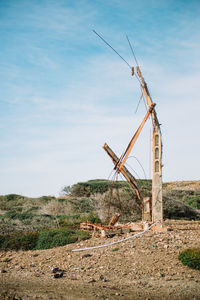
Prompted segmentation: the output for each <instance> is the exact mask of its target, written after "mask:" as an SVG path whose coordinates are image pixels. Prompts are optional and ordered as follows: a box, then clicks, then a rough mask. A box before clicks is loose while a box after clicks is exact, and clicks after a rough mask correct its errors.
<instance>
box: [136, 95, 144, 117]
mask: <svg viewBox="0 0 200 300" xmlns="http://www.w3.org/2000/svg"><path fill="white" fill-rule="evenodd" d="M142 97H143V92H142V95H141V96H140V99H139V101H138V105H137V107H136V110H135V114H136V112H137V111H138V107H139V105H140V102H141V100H142Z"/></svg>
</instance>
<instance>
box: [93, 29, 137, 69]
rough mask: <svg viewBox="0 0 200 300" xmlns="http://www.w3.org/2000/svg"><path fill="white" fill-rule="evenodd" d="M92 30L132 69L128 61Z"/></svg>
mask: <svg viewBox="0 0 200 300" xmlns="http://www.w3.org/2000/svg"><path fill="white" fill-rule="evenodd" d="M93 32H94V33H95V34H96V35H98V37H99V38H100V39H101V40H102V41H103V42H104V43H105V44H106V45H108V46H109V47H110V48H111V49H112V50H113V51H114V52H115V53H116V54H117V55H118V56H119V57H120V58H121V59H122V60H123V61H124V62H125V63H126V64H127V65H128V67H129V68H130V69H131V70H132V67H131V66H130V65H129V63H128V62H127V61H126V60H125V59H124V58H123V57H122V56H121V55H120V54H119V53H118V52H117V51H116V50H115V49H114V48H113V47H112V46H111V45H110V44H109V43H108V42H106V40H104V38H102V37H101V36H100V35H99V34H98V33H97V32H96V31H95V30H93Z"/></svg>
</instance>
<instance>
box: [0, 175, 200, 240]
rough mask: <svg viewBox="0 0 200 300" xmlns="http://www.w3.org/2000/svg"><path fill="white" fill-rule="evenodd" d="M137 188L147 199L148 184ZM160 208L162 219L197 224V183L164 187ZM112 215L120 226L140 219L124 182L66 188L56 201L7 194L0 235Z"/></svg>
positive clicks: (0, 203)
mask: <svg viewBox="0 0 200 300" xmlns="http://www.w3.org/2000/svg"><path fill="white" fill-rule="evenodd" d="M139 184H140V187H141V191H142V193H143V195H144V196H150V195H151V181H150V180H140V181H139ZM163 206H164V218H165V219H188V220H199V219H200V181H187V182H171V183H164V185H163ZM114 212H119V213H120V214H121V217H120V222H129V221H138V220H140V219H141V211H140V206H139V203H138V200H137V197H136V195H135V193H134V191H133V190H132V189H131V188H130V186H129V184H128V183H127V182H124V181H119V182H114V183H113V182H112V181H108V180H90V181H87V182H81V183H77V184H75V185H73V186H71V187H66V188H65V195H63V196H61V197H59V198H55V197H53V196H43V197H40V198H28V197H25V196H21V195H15V194H10V195H5V196H0V233H4V234H5V233H12V232H15V231H24V232H25V231H28V232H30V231H31V232H33V231H38V230H42V229H45V228H52V227H58V226H62V225H68V226H70V225H71V226H72V225H73V226H74V225H77V226H78V225H79V223H80V222H82V221H85V220H87V219H88V220H90V221H91V222H94V221H100V220H101V221H102V222H106V221H107V219H109V218H110V216H111V215H112V214H113V213H114ZM108 213H109V214H108ZM108 217H109V218H108ZM99 219H100V220H99Z"/></svg>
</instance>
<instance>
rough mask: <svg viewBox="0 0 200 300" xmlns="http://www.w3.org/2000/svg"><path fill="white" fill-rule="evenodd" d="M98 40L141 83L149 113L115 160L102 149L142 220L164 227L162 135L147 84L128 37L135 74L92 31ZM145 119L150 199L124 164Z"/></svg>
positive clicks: (107, 149)
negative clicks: (149, 137) (135, 200)
mask: <svg viewBox="0 0 200 300" xmlns="http://www.w3.org/2000/svg"><path fill="white" fill-rule="evenodd" d="M94 33H95V34H97V35H98V36H99V37H100V38H101V40H103V41H104V42H105V43H106V44H107V45H108V46H109V47H110V48H112V50H113V51H114V52H115V53H116V54H117V55H119V56H120V58H121V59H122V60H123V61H124V62H125V63H126V64H127V65H128V66H129V68H130V69H131V74H132V75H134V74H135V76H136V77H137V79H138V80H139V82H140V86H141V90H142V96H143V97H144V99H145V102H146V104H147V107H148V110H147V113H146V115H145V116H144V119H143V120H142V122H141V124H140V126H139V127H138V129H137V130H136V132H135V134H134V135H133V137H132V139H131V140H130V142H129V144H128V146H127V148H126V150H125V151H124V153H123V154H122V155H121V156H120V157H119V158H118V157H117V155H116V154H115V153H114V152H113V150H112V149H111V148H110V147H109V146H108V145H107V144H104V146H103V149H104V150H105V151H106V153H107V154H108V155H109V156H110V158H111V159H112V161H113V163H114V169H115V172H116V173H118V174H119V173H121V174H122V175H123V176H124V177H125V179H126V180H127V181H128V182H129V184H130V186H131V187H132V188H133V189H134V190H135V192H136V195H137V198H138V200H139V203H140V206H141V210H142V221H148V222H152V223H155V222H159V226H158V227H160V228H163V201H162V135H161V129H160V124H159V121H158V117H157V113H156V110H155V106H156V104H155V103H154V102H153V101H152V98H151V96H150V93H149V90H148V87H147V83H146V82H145V80H144V77H143V75H142V73H141V70H140V68H139V65H138V62H137V59H136V57H135V54H134V51H133V48H132V46H131V43H130V41H129V39H128V37H127V40H128V43H129V45H130V48H131V51H132V53H133V56H134V58H135V61H136V72H135V69H134V68H133V67H131V66H130V65H129V63H128V62H127V61H126V60H125V59H124V58H123V57H122V56H121V55H120V54H119V53H118V52H117V51H116V50H115V49H114V48H113V47H112V46H111V45H110V44H109V43H108V42H106V41H105V40H104V39H103V38H102V37H101V36H100V35H99V34H98V33H97V32H96V31H94ZM148 118H152V127H153V128H152V197H151V199H150V198H149V197H145V198H144V197H143V195H142V193H141V191H140V188H139V186H138V182H137V180H136V178H135V177H134V176H133V175H132V174H131V173H130V172H129V170H128V169H127V168H126V166H125V163H126V160H127V158H128V157H129V154H130V152H131V150H132V149H133V146H134V144H135V142H136V140H137V139H138V137H139V135H140V133H141V131H142V129H143V127H144V125H145V123H146V121H147V120H148Z"/></svg>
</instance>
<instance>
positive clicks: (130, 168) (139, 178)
mask: <svg viewBox="0 0 200 300" xmlns="http://www.w3.org/2000/svg"><path fill="white" fill-rule="evenodd" d="M125 166H128V167H129V168H130V169H131V170H132V171H133V172H134V173H135V175H136V176H137V177H138V179H141V178H140V176H139V175H138V173H137V172H136V171H135V170H134V169H133V168H132V167H131V166H130V165H129V164H127V162H126V163H125Z"/></svg>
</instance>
